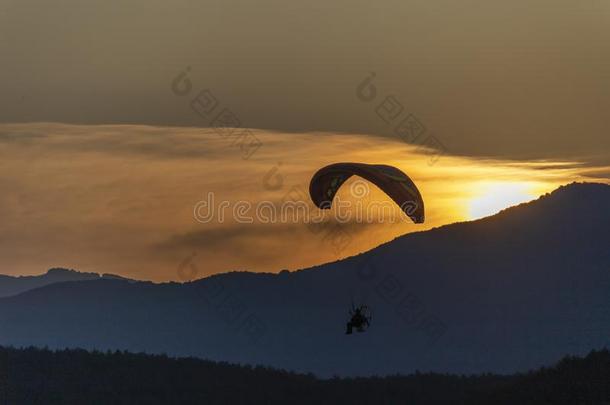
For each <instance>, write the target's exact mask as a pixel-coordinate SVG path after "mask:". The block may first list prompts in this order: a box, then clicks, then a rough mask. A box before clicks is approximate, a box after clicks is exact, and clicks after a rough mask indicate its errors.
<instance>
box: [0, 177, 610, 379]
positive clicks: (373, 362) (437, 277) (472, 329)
mask: <svg viewBox="0 0 610 405" xmlns="http://www.w3.org/2000/svg"><path fill="white" fill-rule="evenodd" d="M609 206H610V186H607V185H603V184H587V183H585V184H576V183H575V184H571V185H568V186H564V187H561V188H559V189H557V190H555V191H554V192H552V193H550V194H547V195H544V196H542V197H540V198H539V199H537V200H535V201H532V202H529V203H525V204H521V205H519V206H516V207H512V208H509V209H506V210H504V211H502V212H500V213H498V214H497V215H494V216H491V217H487V218H483V219H481V220H477V221H471V222H463V223H457V224H452V225H447V226H443V227H440V228H435V229H432V230H429V231H425V232H418V233H411V234H407V235H404V236H402V237H399V238H397V239H395V240H393V241H391V242H388V243H386V244H384V245H381V246H379V247H377V248H375V249H373V250H371V251H369V252H366V253H363V254H361V255H358V256H354V257H350V258H347V259H345V260H341V261H337V262H334V263H328V264H325V265H321V266H317V267H313V268H310V269H306V270H301V271H296V272H282V273H280V274H260V273H247V272H234V273H225V274H221V275H216V276H212V277H208V278H205V279H202V280H198V281H195V282H191V283H186V284H179V283H165V284H153V283H147V282H128V281H125V280H120V279H119V280H117V279H102V278H98V279H94V280H85V281H74V282H62V283H54V284H50V285H47V286H45V287H42V288H37V289H35V290H30V291H27V292H24V293H22V294H19V295H17V296H12V297H5V298H2V299H0V325H1V329H0V330H1V332H0V344H5V345H6V344H12V345H17V346H22V345H35V346H48V347H51V348H63V347H83V348H96V349H102V350H105V349H125V350H131V351H145V352H150V353H167V354H171V355H184V356H191V355H192V356H198V357H202V358H207V359H211V360H223V361H230V362H235V363H242V364H243V363H247V364H264V365H269V366H273V367H279V368H284V369H289V370H295V371H299V372H314V373H315V374H317V375H320V376H332V375H373V374H382V375H387V374H392V373H396V372H401V373H410V372H413V371H415V370H420V371H435V372H451V373H482V372H495V373H513V372H517V371H522V370H529V369H533V368H536V367H539V366H542V365H545V364H552V363H554V362H556V361H558V360H559V359H560V358H562V357H563V356H565V355H583V354H586V353H588V352H589V351H590V350H591V349H593V348H599V347H604V346H606V345H607V343H608V341H609V337H610V301H609V300H608V291H610V272H609V270H610V250H609V249H608V247H609V246H610V212H608V207H609ZM352 298H353V299H354V300H356V301H366V303H367V304H368V305H369V306H370V307H371V308H372V311H373V320H372V324H371V327H370V328H369V330H368V331H367V332H366V333H355V334H353V335H349V336H346V335H345V334H344V331H345V323H346V321H347V311H348V309H349V306H350V301H351V299H352Z"/></svg>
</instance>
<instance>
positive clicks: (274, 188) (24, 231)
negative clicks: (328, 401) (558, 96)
mask: <svg viewBox="0 0 610 405" xmlns="http://www.w3.org/2000/svg"><path fill="white" fill-rule="evenodd" d="M252 133H253V134H255V136H256V137H257V139H259V140H260V141H261V143H262V146H261V147H260V148H259V149H257V151H256V153H254V154H253V155H252V156H250V157H249V158H248V159H244V154H243V150H242V149H241V148H240V147H239V145H234V144H233V141H232V140H231V139H230V138H227V137H226V136H220V135H218V134H217V133H216V132H214V131H211V130H209V129H199V128H180V127H154V126H145V125H68V124H59V123H32V124H0V165H1V168H2V170H1V171H0V234H2V235H3V243H2V244H0V257H2V260H1V261H0V265H1V269H0V272H2V273H10V274H34V273H40V272H41V271H44V270H45V269H46V268H48V267H53V266H64V267H70V268H78V269H81V270H86V271H95V272H101V273H106V272H111V273H118V274H121V275H125V276H130V277H134V278H148V279H154V280H169V279H176V278H177V276H176V268H177V266H178V265H179V264H180V263H181V262H182V261H183V260H184V258H185V257H187V256H188V255H190V254H192V253H193V252H195V253H197V260H198V262H199V264H200V266H199V267H200V268H201V269H203V271H204V272H205V274H213V273H217V272H222V271H227V270H233V269H246V270H253V271H278V270H280V269H283V268H290V269H298V268H303V267H307V266H312V265H315V264H319V263H323V262H328V261H334V260H337V259H340V258H342V257H345V256H349V255H354V254H357V253H360V252H362V251H365V250H367V249H370V248H372V247H374V246H376V245H378V244H380V243H383V242H386V241H389V240H391V239H393V238H395V237H397V236H399V235H401V234H404V233H407V232H413V231H419V230H425V229H429V228H431V227H434V226H439V225H442V224H446V223H450V222H455V221H461V220H465V219H468V215H469V214H468V213H469V203H470V201H472V199H473V198H479V197H480V196H479V194H480V193H481V192H483V191H484V190H486V189H487V188H489V187H488V186H489V183H494V182H495V183H500V184H501V183H502V182H512V183H514V182H518V183H519V184H520V185H522V186H523V189H524V190H527V192H528V193H530V195H531V196H532V198H535V197H536V196H537V195H540V194H543V193H545V192H548V191H551V190H552V189H554V188H556V187H557V186H559V185H561V184H565V183H569V182H572V181H582V180H587V179H590V178H592V177H593V176H599V175H601V174H603V173H604V172H606V173H607V172H608V169H607V168H605V167H603V166H600V167H597V166H590V165H581V164H580V163H581V162H580V161H568V162H562V161H549V160H545V161H540V162H528V161H525V162H524V161H506V160H498V159H495V160H491V159H485V160H483V159H471V158H465V157H456V156H450V155H447V156H443V157H442V158H441V159H440V160H439V161H438V162H436V164H435V165H432V166H431V165H430V156H429V155H427V154H426V153H424V152H423V151H422V150H418V149H417V148H415V147H413V146H410V145H407V144H404V143H402V142H400V141H399V140H396V139H383V138H379V137H372V136H366V135H360V134H332V133H325V132H311V133H283V132H277V131H275V132H270V131H262V130H252ZM338 161H359V162H364V163H385V164H390V165H395V166H397V167H399V168H401V169H403V170H404V171H405V172H407V173H408V174H409V175H410V176H411V177H412V178H413V179H414V180H415V181H416V183H417V184H418V186H419V187H420V189H421V191H422V193H423V195H424V199H425V200H426V210H427V213H426V219H427V222H426V224H424V225H415V224H413V223H411V222H410V221H399V222H396V223H393V224H390V223H387V222H386V223H382V222H381V221H380V218H378V217H375V218H373V221H372V222H371V223H359V222H356V221H349V222H348V223H347V224H337V223H334V222H331V224H330V225H329V226H328V227H325V228H322V229H321V230H320V229H312V228H311V227H308V226H307V224H305V223H303V222H302V221H300V222H296V223H286V222H279V223H273V224H265V223H261V222H260V221H255V222H254V223H252V224H242V223H239V222H238V221H237V220H236V218H235V216H234V215H233V214H232V213H230V212H229V213H228V214H227V215H226V218H224V221H222V222H221V221H218V220H217V218H216V219H215V220H214V221H212V222H210V223H206V224H203V223H200V222H198V221H197V220H196V219H195V217H194V208H195V206H196V204H198V202H200V201H202V200H203V199H205V198H206V195H208V193H213V195H214V196H215V198H216V202H217V203H218V202H220V201H226V202H227V203H229V204H231V206H234V205H235V204H236V203H237V202H239V201H245V202H249V203H250V204H252V206H256V205H257V204H259V203H261V202H264V201H269V202H270V203H272V204H274V205H278V204H280V203H281V201H283V200H285V199H286V198H287V197H288V196H290V198H293V197H294V195H298V196H299V197H298V198H300V199H302V200H304V201H307V200H308V191H307V190H308V185H309V180H310V178H311V175H312V174H313V173H314V172H315V171H316V170H317V169H318V168H319V167H321V166H323V165H326V164H328V163H332V162H338ZM355 180H357V179H352V180H350V182H352V181H355ZM350 182H348V183H347V184H346V185H345V186H344V187H342V188H341V189H340V190H339V194H338V196H339V197H340V198H342V199H344V200H348V201H352V202H353V203H354V204H356V203H359V202H362V203H363V204H364V203H367V201H368V202H370V201H387V197H386V196H385V195H384V194H383V193H382V192H381V191H380V190H379V189H377V188H376V187H375V186H373V185H371V186H370V191H369V193H368V195H367V196H366V197H365V198H362V199H355V198H353V196H351V195H350V193H349V190H350V185H351V183H350ZM496 185H497V184H496ZM492 189H493V188H492ZM314 212H317V209H316V210H314Z"/></svg>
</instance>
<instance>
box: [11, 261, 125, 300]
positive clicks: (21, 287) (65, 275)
mask: <svg viewBox="0 0 610 405" xmlns="http://www.w3.org/2000/svg"><path fill="white" fill-rule="evenodd" d="M101 278H104V279H109V278H119V279H123V277H121V276H117V275H114V274H106V273H105V274H101V275H100V274H98V273H86V272H80V271H76V270H73V269H65V268H61V267H55V268H52V269H49V270H48V271H47V272H46V273H45V274H40V275H37V276H7V275H0V297H8V296H11V295H17V294H20V293H22V292H24V291H28V290H32V289H34V288H40V287H44V286H46V285H49V284H54V283H63V282H68V281H85V280H98V279H101ZM125 280H128V279H125Z"/></svg>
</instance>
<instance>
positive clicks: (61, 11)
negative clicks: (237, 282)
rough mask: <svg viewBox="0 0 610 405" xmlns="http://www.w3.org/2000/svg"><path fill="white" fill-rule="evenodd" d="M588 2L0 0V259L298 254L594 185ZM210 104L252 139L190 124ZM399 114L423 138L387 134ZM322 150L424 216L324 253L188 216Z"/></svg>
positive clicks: (607, 60)
mask: <svg viewBox="0 0 610 405" xmlns="http://www.w3.org/2000/svg"><path fill="white" fill-rule="evenodd" d="M466 4H467V7H466V6H465V5H466ZM609 17H610V3H609V2H607V1H602V0H598V1H581V2H574V1H573V0H571V1H567V0H552V1H551V0H543V1H538V2H535V3H532V2H531V1H525V0H518V1H512V2H490V1H488V0H487V1H484V0H468V1H464V2H455V1H453V0H439V1H435V2H430V1H423V0H421V1H419V0H417V1H416V0H408V1H400V2H399V1H393V0H386V1H382V2H381V3H379V2H378V3H372V2H370V1H369V2H364V1H355V2H354V1H351V2H346V1H344V0H340V1H334V2H331V3H328V2H323V1H321V0H314V1H309V2H289V3H287V2H281V1H277V0H262V1H259V2H250V1H244V0H239V1H233V2H223V1H215V0H214V1H211V0H205V1H197V2H195V1H191V0H177V1H174V2H168V1H157V0H146V1H145V0H129V1H124V2H103V1H101V0H92V1H87V2H83V1H76V0H62V1H56V2H46V1H42V0H19V1H17V0H14V1H13V0H0V55H2V56H1V58H2V65H1V66H2V73H3V74H2V76H1V77H0V107H1V108H0V169H1V170H0V240H2V243H0V273H1V274H12V275H22V274H38V273H41V272H44V271H45V270H46V269H48V268H50V267H57V266H61V267H69V268H75V269H79V270H82V271H95V272H100V273H118V274H121V275H124V276H128V277H134V278H140V279H151V280H156V281H162V280H181V279H182V278H183V277H181V276H180V274H179V272H178V268H179V267H180V265H181V264H183V263H184V262H185V260H187V259H188V258H189V257H192V263H194V264H195V265H196V268H197V271H196V272H195V273H194V274H193V275H192V276H193V277H195V278H197V277H203V276H206V275H209V274H213V273H218V272H223V271H231V270H251V271H274V272H276V271H280V270H282V269H284V268H287V269H299V268H303V267H307V266H311V265H315V264H320V263H324V262H328V261H333V260H337V259H340V258H342V257H345V256H349V255H353V254H357V253H360V252H363V251H365V250H368V249H371V248H373V247H375V246H377V245H379V244H380V243H383V242H386V241H389V240H391V239H393V238H395V237H397V236H399V235H401V234H404V233H407V232H413V231H420V230H426V229H430V228H432V227H436V226H440V225H443V224H448V223H452V222H456V221H464V220H472V219H477V218H481V217H484V216H487V215H491V214H493V213H495V212H497V211H499V210H501V209H503V208H506V207H508V206H511V205H514V204H518V203H521V202H525V201H529V200H531V199H534V198H537V197H538V196H540V195H542V194H544V193H546V192H549V191H552V190H553V189H555V188H557V187H558V186H560V185H562V184H566V183H569V182H572V181H600V182H609V179H610V136H609V130H610V115H609V114H608V113H607V111H606V107H607V105H608V104H609V102H610V73H609V72H610V53H609V52H608V41H607V39H608V38H610V24H608V19H609ZM516 22H518V23H519V26H520V29H519V30H515V28H514V27H515V25H516ZM181 74H182V76H180V75H181ZM369 77H371V78H372V81H371V82H370V83H369V84H367V87H366V89H368V90H367V91H370V90H371V89H372V88H374V96H371V98H370V99H366V97H364V98H363V97H362V94H363V93H362V90H363V88H364V87H362V86H361V84H362V83H363V81H364V80H366V79H367V78H369ZM371 86H372V87H371ZM366 89H365V90H366ZM202 91H207V92H208V93H206V94H208V95H209V96H210V97H213V99H214V100H215V101H214V102H215V108H214V109H213V111H209V113H205V114H202V113H201V110H199V111H198V110H197V108H196V107H194V104H193V103H194V100H196V99H197V98H198V97H200V95H201V94H202V93H201V92H202ZM367 94H372V93H367ZM201 100H202V99H201V98H199V101H201ZM207 100H208V101H209V100H210V99H207ZM388 100H393V104H391V105H392V106H393V110H392V111H389V110H388V108H389V107H388V105H390V104H387V103H388V102H389V101H388ZM224 111H229V112H230V113H231V114H232V116H233V117H234V119H235V121H234V122H235V126H239V127H241V128H242V129H244V128H250V129H252V132H250V134H251V136H254V137H255V139H256V140H257V141H258V142H260V144H258V146H257V148H255V150H254V151H253V153H252V155H248V154H247V153H246V155H244V149H243V148H241V147H240V145H239V144H236V143H235V141H234V139H235V138H231V137H229V136H227V135H226V134H225V135H222V134H220V133H219V131H218V129H214V128H209V127H210V126H213V125H214V119H215V117H217V116H218V114H219V113H221V112H224ZM384 114H385V115H384ZM409 116H411V117H414V119H416V120H417V122H418V123H419V124H420V125H421V128H422V130H421V134H420V135H421V136H419V137H416V138H417V139H418V140H420V141H421V140H423V143H422V142H419V141H414V142H410V140H405V139H403V138H401V137H400V136H397V126H398V125H399V123H400V122H401V121H402V120H403V119H404V118H406V117H409ZM221 132H222V131H221ZM233 135H235V134H233ZM246 158H247V159H246ZM341 161H353V162H364V163H383V164H389V165H395V166H397V167H398V168H400V169H402V170H403V171H404V172H406V173H408V174H409V176H411V178H412V179H413V180H414V181H415V182H416V183H417V185H418V187H420V190H421V192H422V194H423V196H424V199H425V201H426V223H425V224H423V225H415V224H413V223H411V222H409V221H408V220H407V219H406V218H404V220H403V221H399V222H397V223H393V224H389V223H380V222H381V221H372V222H371V223H366V224H362V223H355V222H350V223H348V224H344V225H343V226H342V227H341V229H342V231H341V232H343V233H342V235H344V236H343V237H342V238H343V239H342V240H341V242H340V245H341V249H339V250H338V249H337V248H336V243H333V240H332V238H330V239H329V237H326V236H325V232H322V233H321V234H320V233H318V234H315V233H312V232H311V230H310V228H308V227H307V225H306V224H304V223H302V222H300V223H274V224H264V223H260V222H257V221H254V222H253V223H246V224H244V223H237V222H236V221H235V219H234V218H232V217H231V216H228V217H227V218H225V221H224V222H223V223H219V222H218V221H212V222H209V223H205V224H204V223H201V222H198V221H197V220H196V219H195V217H194V208H195V207H196V206H197V204H198V203H199V202H200V201H202V200H204V199H205V198H206V196H207V195H208V193H210V192H212V193H214V196H215V199H216V201H227V202H229V204H235V203H236V202H238V201H247V202H249V203H251V204H257V203H259V202H262V201H270V202H272V203H273V204H279V202H281V201H282V199H284V198H285V197H286V196H287V195H289V194H290V193H293V194H290V195H294V193H295V192H300V191H305V192H306V191H307V188H308V184H309V179H310V178H311V175H312V174H313V173H314V172H315V171H316V170H317V169H318V168H320V167H321V166H324V165H326V164H329V163H334V162H341ZM353 181H354V180H351V181H350V183H347V184H346V185H345V186H344V187H343V188H342V190H341V191H340V194H339V196H340V197H342V198H345V199H347V200H349V199H352V200H354V196H353V195H350V190H353V187H352V188H350V187H351V183H353ZM305 195H306V194H305ZM362 198H363V200H362V201H363V202H365V203H369V202H371V201H379V200H384V199H385V196H384V195H383V194H382V193H381V192H380V191H379V190H377V189H376V188H375V187H373V186H370V191H369V192H368V193H366V194H365V195H364V196H363V197H362ZM354 202H355V200H354Z"/></svg>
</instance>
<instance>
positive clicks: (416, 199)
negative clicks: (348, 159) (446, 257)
mask: <svg viewBox="0 0 610 405" xmlns="http://www.w3.org/2000/svg"><path fill="white" fill-rule="evenodd" d="M354 175H355V176H359V177H362V178H363V179H366V180H368V181H370V182H371V183H373V184H375V185H376V186H377V187H379V188H380V189H381V190H383V192H385V193H386V194H387V195H388V196H389V197H390V198H391V199H392V200H393V201H394V202H395V203H396V204H398V206H399V207H400V208H401V209H402V211H403V212H404V213H405V214H407V216H408V217H409V218H411V220H413V222H415V223H418V224H420V223H423V222H424V220H425V215H424V201H423V199H422V196H421V194H420V192H419V190H418V189H417V187H416V186H415V183H413V181H412V180H411V179H410V178H409V176H407V175H406V174H405V173H403V172H402V171H401V170H399V169H397V168H396V167H393V166H387V165H369V164H365V163H334V164H331V165H328V166H325V167H323V168H321V169H320V170H318V171H317V172H316V174H314V175H313V177H312V179H311V182H310V183H309V195H310V196H311V200H312V201H313V203H314V204H315V205H316V206H317V207H318V208H321V209H330V207H331V204H332V200H333V198H334V197H335V194H337V191H338V190H339V188H340V187H341V185H342V184H343V183H345V181H347V179H349V178H350V177H352V176H354Z"/></svg>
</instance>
